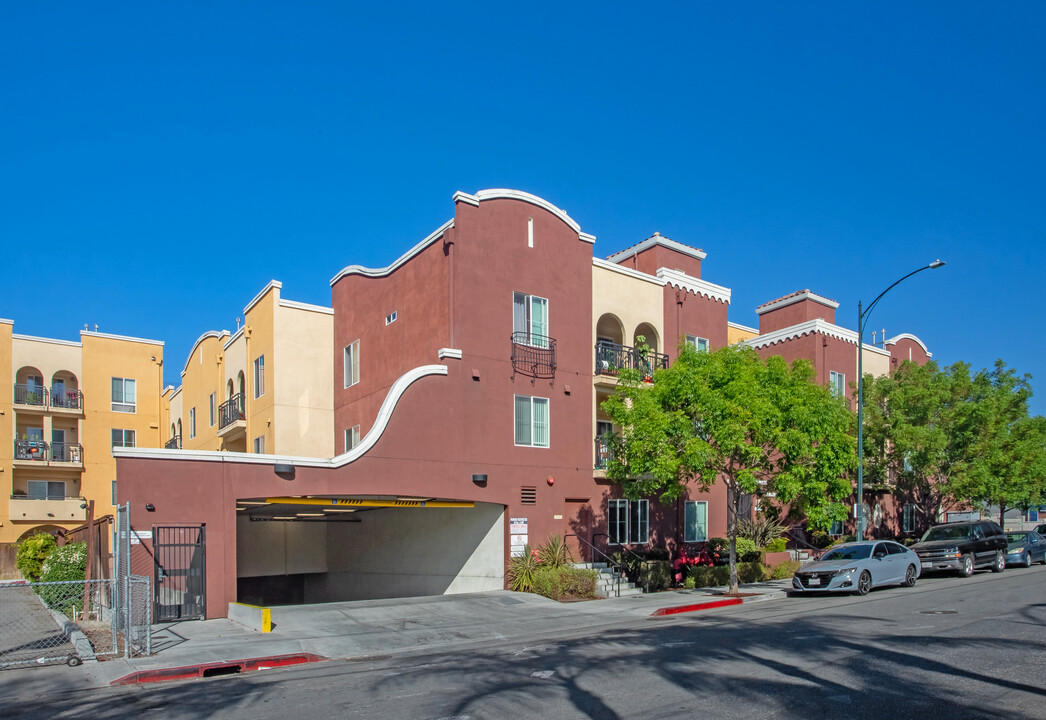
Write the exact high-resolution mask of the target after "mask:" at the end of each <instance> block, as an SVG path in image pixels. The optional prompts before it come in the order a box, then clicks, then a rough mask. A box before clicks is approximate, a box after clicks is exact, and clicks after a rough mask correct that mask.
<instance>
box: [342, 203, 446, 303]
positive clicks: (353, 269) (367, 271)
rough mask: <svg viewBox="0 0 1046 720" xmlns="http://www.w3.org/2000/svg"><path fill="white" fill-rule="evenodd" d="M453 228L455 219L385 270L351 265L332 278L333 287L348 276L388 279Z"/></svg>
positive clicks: (440, 227) (439, 228)
mask: <svg viewBox="0 0 1046 720" xmlns="http://www.w3.org/2000/svg"><path fill="white" fill-rule="evenodd" d="M452 227H454V218H451V219H450V220H448V221H447V222H445V223H443V224H442V225H440V226H439V227H438V228H436V230H435V231H433V232H432V234H430V235H429V236H428V237H426V238H425V239H424V240H422V241H421V242H419V243H418V244H417V245H415V246H414V247H412V248H411V249H410V250H408V251H407V252H405V253H404V254H403V255H401V256H400V257H399V259H398V260H396V262H394V263H392V264H391V265H389V266H387V267H383V268H366V267H363V266H362V265H349V266H347V267H345V268H343V269H342V271H341V272H340V273H338V274H337V275H335V276H334V277H333V278H331V287H333V286H334V283H336V282H338V281H339V280H341V279H342V278H343V277H345V276H346V275H363V276H364V277H372V278H380V277H386V276H388V275H391V274H392V273H393V272H394V271H395V270H396V269H397V268H399V267H400V266H401V265H403V264H404V263H405V262H407V261H408V260H410V259H411V258H412V257H414V256H415V255H417V254H418V253H420V252H421V251H422V250H424V249H425V248H427V247H428V246H429V245H431V244H432V243H434V242H435V241H436V240H438V239H439V238H441V237H443V233H444V232H446V230H447V228H452Z"/></svg>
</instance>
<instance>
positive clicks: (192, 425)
mask: <svg viewBox="0 0 1046 720" xmlns="http://www.w3.org/2000/svg"><path fill="white" fill-rule="evenodd" d="M194 437H196V408H189V439H190V440H191V439H193V438H194Z"/></svg>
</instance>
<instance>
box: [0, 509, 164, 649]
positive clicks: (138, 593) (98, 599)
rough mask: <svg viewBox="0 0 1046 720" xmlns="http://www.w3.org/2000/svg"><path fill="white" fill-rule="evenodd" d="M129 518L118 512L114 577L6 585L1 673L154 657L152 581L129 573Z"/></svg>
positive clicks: (0, 616) (1, 600)
mask: <svg viewBox="0 0 1046 720" xmlns="http://www.w3.org/2000/svg"><path fill="white" fill-rule="evenodd" d="M129 514H130V513H129V507H120V508H119V509H118V512H117V518H116V519H117V523H116V524H117V528H116V531H115V532H114V543H113V565H114V572H113V577H111V578H104V579H92V580H70V581H64V582H39V583H26V582H11V583H4V584H0V668H5V667H14V666H24V665H46V664H52V663H55V662H65V663H68V664H69V665H72V666H75V665H79V664H80V663H81V662H83V661H84V660H105V659H109V658H113V657H117V656H119V655H123V656H124V657H128V658H130V657H135V656H141V655H150V654H152V610H153V604H152V599H153V598H152V579H151V578H149V577H144V576H141V575H132V574H131V573H130V572H129V570H130V544H131V543H130V540H129V532H128V531H129V528H130V523H129V520H128V518H129Z"/></svg>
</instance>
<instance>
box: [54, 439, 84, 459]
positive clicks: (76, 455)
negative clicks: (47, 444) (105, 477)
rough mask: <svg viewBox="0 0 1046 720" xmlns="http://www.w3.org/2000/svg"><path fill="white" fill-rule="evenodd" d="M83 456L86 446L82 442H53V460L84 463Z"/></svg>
mask: <svg viewBox="0 0 1046 720" xmlns="http://www.w3.org/2000/svg"><path fill="white" fill-rule="evenodd" d="M83 458H84V446H83V445H81V444H80V443H66V442H53V443H51V461H52V462H66V463H82V462H83V461H84V460H83Z"/></svg>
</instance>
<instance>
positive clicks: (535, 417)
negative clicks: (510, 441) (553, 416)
mask: <svg viewBox="0 0 1046 720" xmlns="http://www.w3.org/2000/svg"><path fill="white" fill-rule="evenodd" d="M515 418H516V423H515V425H516V445H522V446H525V447H543V448H547V447H548V398H540V397H530V396H529V395H516V396H515Z"/></svg>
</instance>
